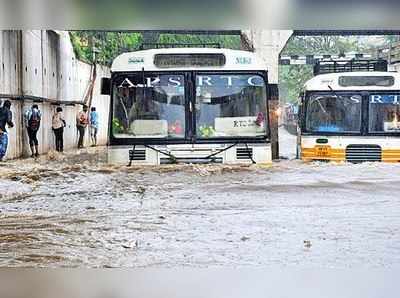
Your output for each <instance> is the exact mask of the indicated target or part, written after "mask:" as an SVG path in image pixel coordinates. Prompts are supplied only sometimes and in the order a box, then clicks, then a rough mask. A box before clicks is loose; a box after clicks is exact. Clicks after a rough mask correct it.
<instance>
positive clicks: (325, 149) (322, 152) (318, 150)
mask: <svg viewBox="0 0 400 298" xmlns="http://www.w3.org/2000/svg"><path fill="white" fill-rule="evenodd" d="M314 149H315V155H317V156H319V157H326V156H329V155H331V147H329V146H315V147H314Z"/></svg>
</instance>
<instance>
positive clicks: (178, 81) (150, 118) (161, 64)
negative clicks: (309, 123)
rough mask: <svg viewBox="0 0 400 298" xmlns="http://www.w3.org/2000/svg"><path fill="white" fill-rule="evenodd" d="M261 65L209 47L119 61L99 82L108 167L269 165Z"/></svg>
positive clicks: (254, 58)
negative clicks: (105, 105)
mask: <svg viewBox="0 0 400 298" xmlns="http://www.w3.org/2000/svg"><path fill="white" fill-rule="evenodd" d="M265 65H266V64H265V62H264V61H263V60H262V59H260V58H259V57H258V56H257V55H256V54H254V53H252V52H246V51H237V50H228V49H214V48H173V49H150V50H143V51H137V52H130V53H124V54H122V55H120V56H118V57H117V58H116V59H115V60H114V62H113V64H112V67H111V79H103V82H102V93H103V94H110V96H111V107H110V119H111V121H110V126H109V160H110V162H112V163H126V162H127V161H128V160H130V162H131V163H136V164H148V165H157V164H163V163H175V162H190V163H192V162H193V163H194V162H219V163H230V164H232V163H270V162H271V144H270V128H269V127H270V126H269V125H268V121H269V120H268V119H269V117H268V105H267V101H268V79H267V70H266V66H265Z"/></svg>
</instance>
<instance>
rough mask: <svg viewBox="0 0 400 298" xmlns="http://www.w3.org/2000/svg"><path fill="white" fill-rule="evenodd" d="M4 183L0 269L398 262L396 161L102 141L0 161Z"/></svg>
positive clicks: (399, 168) (399, 174) (399, 178)
mask: <svg viewBox="0 0 400 298" xmlns="http://www.w3.org/2000/svg"><path fill="white" fill-rule="evenodd" d="M288 138H289V137H288ZM286 141H287V140H286ZM288 143H290V141H287V144H288ZM282 144H284V142H282ZM286 146H287V145H286ZM281 149H282V147H281ZM282 152H284V153H283V154H286V155H287V156H288V157H289V158H291V157H293V154H292V153H290V152H286V153H285V151H284V150H282ZM0 190H1V193H0V266H17V267H18V266H28V267H37V266H41V267H65V266H66V267H167V268H169V267H214V266H228V267H242V266H265V265H287V266H292V265H296V266H297V265H302V266H311V267H316V266H318V267H320V266H323V267H334V268H345V267H353V266H367V267H390V266H393V265H399V263H400V165H397V164H395V165H388V164H372V163H366V164H362V165H352V164H323V163H310V164H304V163H302V162H301V161H297V160H290V159H289V160H284V161H281V162H277V163H275V164H274V165H273V166H272V167H268V168H262V167H258V166H222V165H201V166H200V165H177V166H163V167H154V168H141V167H131V168H127V167H113V166H110V165H107V164H106V162H105V149H104V148H99V149H87V150H83V151H82V152H80V154H77V152H72V153H68V154H66V155H64V156H59V155H55V154H50V155H49V156H43V157H41V158H40V160H38V161H33V160H19V161H10V162H7V163H3V164H1V165H0Z"/></svg>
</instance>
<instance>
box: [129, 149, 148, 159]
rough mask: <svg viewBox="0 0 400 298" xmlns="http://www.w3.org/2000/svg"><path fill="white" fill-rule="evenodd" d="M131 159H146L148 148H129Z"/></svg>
mask: <svg viewBox="0 0 400 298" xmlns="http://www.w3.org/2000/svg"><path fill="white" fill-rule="evenodd" d="M129 160H132V161H143V160H146V150H145V149H134V150H129Z"/></svg>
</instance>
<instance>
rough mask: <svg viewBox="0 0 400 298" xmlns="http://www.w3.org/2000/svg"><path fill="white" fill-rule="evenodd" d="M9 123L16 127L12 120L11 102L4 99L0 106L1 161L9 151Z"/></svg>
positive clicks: (10, 125)
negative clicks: (7, 127)
mask: <svg viewBox="0 0 400 298" xmlns="http://www.w3.org/2000/svg"><path fill="white" fill-rule="evenodd" d="M7 125H8V126H9V127H14V123H13V121H12V112H11V102H10V101H9V100H6V101H4V104H3V106H2V107H0V161H3V158H4V156H6V153H7V147H8V133H7V129H6V126H7Z"/></svg>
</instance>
